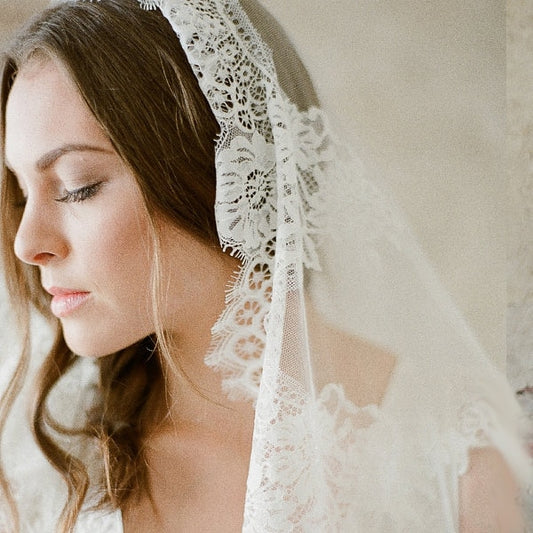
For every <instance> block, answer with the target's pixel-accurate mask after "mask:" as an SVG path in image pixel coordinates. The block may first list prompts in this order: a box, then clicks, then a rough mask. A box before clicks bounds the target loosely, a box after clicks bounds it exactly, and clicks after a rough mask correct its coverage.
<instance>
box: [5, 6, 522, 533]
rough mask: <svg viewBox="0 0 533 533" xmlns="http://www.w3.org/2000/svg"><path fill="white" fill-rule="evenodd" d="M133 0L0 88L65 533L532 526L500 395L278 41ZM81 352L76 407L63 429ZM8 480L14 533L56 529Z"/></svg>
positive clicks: (257, 13)
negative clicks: (87, 376) (83, 377)
mask: <svg viewBox="0 0 533 533" xmlns="http://www.w3.org/2000/svg"><path fill="white" fill-rule="evenodd" d="M141 3H143V2H141ZM143 4H146V5H144V6H142V7H156V6H155V4H158V9H156V10H153V11H147V10H143V9H142V8H141V6H140V5H139V2H136V1H135V0H102V1H100V2H94V3H93V2H84V1H73V2H66V3H62V4H60V5H59V6H57V7H55V8H52V9H51V10H49V11H46V12H45V13H43V14H42V15H41V16H40V17H39V18H38V19H37V20H36V21H34V22H33V24H32V25H30V26H29V27H28V28H27V29H26V30H25V31H23V32H22V33H21V35H20V37H19V38H18V40H17V41H16V42H15V44H14V45H13V47H12V49H11V51H10V53H9V54H8V58H7V61H6V63H5V67H4V71H3V82H2V114H3V121H2V123H3V143H2V146H3V158H2V159H3V162H4V179H3V189H2V202H3V203H2V213H3V215H2V216H3V218H4V224H3V240H4V245H5V264H6V272H7V274H8V283H9V286H10V289H11V292H12V297H13V301H14V303H15V304H16V305H17V306H18V313H17V317H18V318H19V322H20V326H21V329H22V332H23V333H24V334H27V332H29V331H30V323H29V322H30V305H33V306H35V307H37V309H38V310H40V311H41V312H42V313H43V314H44V315H45V316H47V317H49V318H50V320H51V322H52V325H53V327H55V328H56V340H55V343H54V346H53V347H52V349H51V350H50V353H49V355H48V356H47V359H46V360H45V362H44V364H43V366H42V368H41V369H40V372H39V379H38V381H37V384H36V386H35V389H36V394H35V401H34V408H33V412H32V422H33V429H34V433H35V437H36V439H37V442H38V444H39V446H40V448H41V450H42V451H43V452H44V453H45V455H46V456H47V457H48V458H49V459H50V461H51V462H52V463H53V465H54V466H55V467H56V468H57V469H58V470H59V471H60V473H61V474H62V476H63V477H64V480H65V481H66V484H67V487H68V494H66V496H65V497H64V501H65V502H66V503H65V507H64V509H63V511H62V514H61V516H60V517H59V519H58V522H57V523H58V526H57V527H58V528H59V530H60V531H72V530H75V531H81V532H83V531H117V532H118V531H125V532H129V531H213V530H215V531H238V530H241V529H242V530H243V531H279V532H286V531H364V532H371V531H376V532H384V533H386V532H390V531H410V532H416V531H461V532H468V533H472V532H475V531H487V530H490V529H491V528H492V529H494V530H496V531H498V530H499V531H513V530H514V531H520V530H521V529H522V523H521V516H520V515H521V510H520V503H519V502H518V500H517V497H518V495H519V494H518V487H517V481H519V479H520V476H521V475H522V476H523V477H524V479H527V478H526V476H527V472H526V470H527V468H528V464H527V460H526V458H525V454H524V453H523V450H522V447H521V444H520V443H519V441H518V438H517V435H516V433H517V424H518V417H519V413H518V410H517V408H516V405H515V403H514V401H513V399H512V396H511V395H510V393H509V392H508V390H507V388H506V385H505V382H504V380H503V378H502V377H501V376H499V375H498V374H497V373H496V372H495V371H494V370H493V369H492V368H490V367H489V365H488V364H487V363H486V361H485V359H484V355H483V353H482V351H481V349H480V348H479V346H478V344H477V342H476V341H475V339H474V338H473V337H472V335H471V333H470V332H469V330H468V328H467V327H466V325H465V324H464V322H463V321H462V319H461V318H460V317H459V316H457V314H456V312H455V311H454V308H453V306H452V304H451V303H449V301H448V300H447V298H446V295H444V294H443V293H442V291H441V289H440V288H439V286H438V284H437V282H436V281H435V280H434V278H433V275H432V273H431V271H430V269H429V268H428V267H427V265H426V263H425V260H424V258H423V257H422V255H421V254H420V252H419V250H418V249H417V246H416V243H414V242H413V239H412V236H411V235H410V233H409V231H408V229H407V228H406V227H405V225H404V224H403V222H402V219H401V216H400V215H399V214H398V213H397V212H396V210H395V209H394V207H393V206H392V204H391V203H390V202H389V201H388V200H387V199H386V198H385V197H384V196H383V195H382V194H381V193H379V191H377V190H376V189H375V187H374V186H373V185H372V184H371V183H370V182H369V181H367V180H366V179H365V178H364V176H362V175H361V172H360V169H359V167H358V166H357V165H356V164H355V163H354V162H353V161H352V160H351V159H350V157H349V155H347V154H346V152H345V151H344V150H343V149H341V148H340V147H339V145H338V143H336V142H335V140H334V139H333V138H332V136H331V133H330V132H329V129H328V126H327V123H326V121H325V117H324V116H323V114H322V112H321V111H320V110H319V109H318V108H317V105H318V102H317V100H316V97H315V95H314V93H313V90H312V87H311V86H310V84H309V81H308V79H307V76H306V74H305V71H304V69H303V67H302V66H301V64H300V63H299V61H298V60H297V58H296V57H294V54H293V53H292V52H291V51H290V46H289V45H288V43H286V41H285V39H284V38H283V36H282V35H281V34H280V32H279V30H278V29H277V28H276V27H275V25H274V23H273V22H272V21H271V20H270V18H269V17H268V15H267V14H266V13H264V12H262V11H261V10H260V9H259V8H258V6H257V5H256V4H255V3H253V2H250V1H242V2H241V3H240V2H237V1H229V2H222V1H218V0H182V1H179V2H172V1H171V2H161V3H158V2H144V3H143ZM159 4H161V5H159ZM169 23H170V24H169ZM213 207H214V208H213ZM12 250H14V255H13V252H12ZM54 317H55V318H54ZM74 354H76V355H74ZM206 354H207V356H206ZM79 356H81V358H80V357H79ZM28 357H29V347H28V346H25V349H24V353H23V357H22V359H21V363H20V365H19V368H18V371H17V374H16V375H15V378H14V381H13V382H12V383H11V387H10V389H8V394H7V396H6V398H5V400H4V406H6V408H7V410H8V409H9V408H10V406H11V404H12V402H13V398H14V397H15V395H16V393H17V392H18V389H19V388H20V383H21V381H22V379H23V375H24V370H25V366H26V365H27V359H28ZM88 358H89V359H91V360H94V362H95V366H96V368H97V373H98V379H97V383H96V385H95V386H94V387H91V386H90V385H86V386H85V387H84V388H85V389H87V396H88V397H89V399H88V400H85V399H84V396H83V395H82V396H80V398H81V401H82V402H83V405H80V406H79V407H76V406H75V407H74V408H73V409H72V419H73V420H72V421H71V422H72V423H70V422H69V421H68V420H67V416H66V415H65V413H64V411H65V409H64V407H63V408H62V409H61V408H60V409H59V418H58V416H57V415H56V416H52V414H51V413H50V410H54V409H55V411H56V413H57V411H58V409H57V407H54V398H55V402H56V403H61V395H60V394H57V391H58V390H59V391H64V390H65V389H68V379H69V376H70V384H71V386H72V383H73V379H72V376H76V374H75V372H76V371H77V367H80V366H83V365H86V364H87V359H88ZM84 359H85V361H84ZM78 375H79V374H78ZM65 384H66V385H65ZM91 393H92V397H91ZM54 395H55V396H54ZM64 401H65V400H64V399H63V403H64ZM87 402H89V404H90V406H89V407H87ZM96 445H99V451H98V454H95V448H96ZM7 485H8V484H7V476H5V480H4V492H5V494H6V495H8V494H10V495H11V496H10V498H9V499H10V501H11V506H10V507H11V513H10V515H11V518H9V517H8V518H6V520H10V521H9V522H6V524H8V525H6V526H4V528H5V529H6V528H8V530H17V529H22V530H31V528H33V529H38V530H41V531H42V530H46V528H50V527H55V526H50V525H48V524H49V523H53V520H54V519H55V518H56V517H55V515H54V512H55V509H52V508H51V507H53V505H47V504H46V503H45V499H46V498H45V497H43V496H41V497H40V498H39V496H37V495H33V496H32V498H33V499H32V500H31V502H32V503H31V508H32V516H31V517H30V515H29V514H28V513H25V509H24V504H25V501H24V500H22V497H21V494H22V490H21V489H17V486H15V487H14V488H12V489H11V490H9V487H8V486H7ZM14 485H16V481H15V483H14ZM493 487H496V488H495V489H494V490H493ZM17 507H18V509H19V510H18V512H17V509H16V508H17ZM47 520H49V522H47ZM9 528H11V529H9Z"/></svg>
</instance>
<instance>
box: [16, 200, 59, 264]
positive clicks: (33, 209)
mask: <svg viewBox="0 0 533 533" xmlns="http://www.w3.org/2000/svg"><path fill="white" fill-rule="evenodd" d="M14 250H15V255H16V256H17V257H18V258H19V259H20V260H21V261H23V262H24V263H27V264H29V265H36V266H44V265H46V264H48V263H49V262H50V261H55V260H59V259H63V258H65V257H66V255H67V253H68V246H67V243H66V240H65V239H64V237H63V236H62V233H61V231H60V224H59V221H58V220H57V217H56V216H55V215H54V213H50V212H47V210H46V209H43V207H42V206H39V205H36V204H34V203H31V202H30V201H29V200H28V202H27V204H26V207H25V208H24V214H23V215H22V220H21V221H20V225H19V227H18V230H17V234H16V236H15V243H14Z"/></svg>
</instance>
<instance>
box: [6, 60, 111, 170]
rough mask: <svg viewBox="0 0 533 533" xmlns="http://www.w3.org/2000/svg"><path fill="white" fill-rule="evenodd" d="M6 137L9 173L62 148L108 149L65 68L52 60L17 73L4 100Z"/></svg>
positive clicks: (27, 67) (36, 61) (35, 63)
mask: <svg viewBox="0 0 533 533" xmlns="http://www.w3.org/2000/svg"><path fill="white" fill-rule="evenodd" d="M5 132H6V135H5V154H6V159H7V160H8V161H9V163H10V164H11V166H13V167H17V166H18V165H19V164H20V165H22V164H26V163H29V162H30V160H35V159H37V158H39V157H40V155H42V154H43V153H45V152H47V151H50V150H53V149H55V148H57V146H58V145H61V144H72V143H80V144H82V143H89V142H92V143H95V142H97V143H104V144H106V145H109V141H108V139H107V137H106V135H105V134H104V132H103V130H102V128H101V126H100V124H99V123H98V121H97V120H96V118H95V117H94V115H93V114H92V113H91V111H90V109H89V108H88V106H87V104H86V103H85V102H84V100H83V98H82V96H81V94H80V93H79V91H78V89H77V87H76V85H75V84H74V82H73V81H72V79H71V78H70V77H69V75H68V74H67V72H66V70H65V68H63V67H62V66H61V65H60V64H58V62H56V61H53V60H42V59H40V60H35V61H30V62H29V63H28V64H27V65H25V66H23V67H22V68H21V70H20V72H19V73H18V75H17V77H16V78H15V81H14V83H13V86H12V88H11V91H10V93H9V96H8V100H7V105H6V114H5Z"/></svg>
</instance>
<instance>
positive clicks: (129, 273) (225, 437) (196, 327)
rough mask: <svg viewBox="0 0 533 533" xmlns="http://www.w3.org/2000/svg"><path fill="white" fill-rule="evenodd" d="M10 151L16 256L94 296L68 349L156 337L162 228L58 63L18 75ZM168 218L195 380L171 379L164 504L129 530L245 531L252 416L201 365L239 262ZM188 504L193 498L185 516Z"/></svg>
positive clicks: (161, 442) (161, 491) (165, 261)
mask: <svg viewBox="0 0 533 533" xmlns="http://www.w3.org/2000/svg"><path fill="white" fill-rule="evenodd" d="M5 151H6V159H7V163H8V165H9V167H10V168H11V170H12V171H13V172H14V173H15V175H16V177H17V180H18V182H19V184H20V187H21V189H22V191H23V193H24V196H25V198H26V205H25V207H24V214H23V217H22V221H21V224H20V227H19V230H18V233H17V236H16V240H15V253H16V255H17V256H18V258H19V259H20V260H21V261H24V262H25V263H28V264H31V265H35V266H37V267H38V268H39V270H40V273H41V281H42V285H43V287H45V288H46V289H49V288H50V287H56V288H57V287H59V288H63V289H69V290H76V291H83V292H88V293H89V295H88V296H87V298H86V301H84V303H83V304H82V305H81V306H79V307H77V308H76V309H74V310H73V311H71V312H68V313H66V314H65V315H64V316H61V317H60V320H61V324H62V327H63V332H64V336H65V340H66V342H67V344H68V345H69V347H70V348H71V349H72V350H73V351H74V352H75V353H77V354H79V355H83V356H90V357H103V356H105V355H107V354H109V353H112V352H114V351H116V350H118V349H121V348H124V347H127V346H129V345H131V344H133V343H134V342H136V341H138V340H140V339H142V338H144V337H145V336H146V335H148V334H151V333H153V331H154V324H153V319H152V306H151V299H150V298H151V297H150V294H151V292H150V291H151V289H150V287H151V285H150V273H151V269H152V249H151V245H150V239H149V228H150V222H149V218H148V216H147V213H146V208H145V205H144V202H143V199H142V196H141V194H140V191H139V188H138V185H137V183H136V181H135V178H134V176H133V174H132V172H131V171H130V169H129V167H128V166H127V165H126V164H125V163H124V162H123V161H122V160H121V158H120V157H119V156H118V154H117V153H116V151H115V150H114V148H113V146H112V144H111V142H110V140H109V139H108V138H107V136H106V135H105V133H104V131H103V130H102V128H101V126H100V125H99V123H98V122H97V120H96V119H95V117H94V116H93V115H92V114H91V112H90V110H89V109H88V107H87V106H86V104H85V103H84V101H83V100H82V98H81V96H80V94H79V93H78V91H77V89H76V88H75V86H74V84H73V82H72V81H71V80H70V79H69V77H68V75H67V74H66V72H65V70H64V69H63V68H62V66H61V65H60V64H59V63H57V62H54V61H51V60H44V61H43V60H41V61H34V62H32V63H30V64H28V65H27V66H25V67H24V68H23V69H22V70H21V72H20V73H19V75H18V76H17V78H16V81H15V83H14V86H13V88H12V90H11V93H10V95H9V99H8V102H7V109H6V141H5ZM98 183H101V184H100V185H98V186H96V188H95V187H93V186H95V184H98ZM88 186H89V187H93V188H92V189H85V190H84V191H85V192H83V193H81V196H80V193H77V194H78V198H80V197H83V198H84V199H83V200H82V201H72V198H73V196H72V194H71V195H70V196H69V193H67V192H66V191H72V190H79V189H80V188H83V187H88ZM82 190H83V189H82ZM156 223H157V225H158V231H159V236H160V239H161V270H162V278H163V285H164V286H165V287H167V288H168V290H167V291H166V293H165V294H166V295H167V298H166V300H165V302H164V304H163V311H162V321H163V325H164V327H165V330H166V331H167V332H169V333H170V335H171V338H172V340H173V345H175V351H174V353H173V356H174V357H175V358H176V361H178V362H179V364H180V367H181V368H182V369H183V370H184V372H185V373H186V375H187V376H188V377H189V380H187V379H184V378H183V377H180V376H176V375H173V374H169V373H167V386H168V391H169V396H170V401H171V402H170V416H169V417H168V419H167V421H166V422H165V424H164V425H162V426H160V427H158V428H156V429H154V431H153V433H152V434H151V436H150V437H149V439H148V440H147V442H146V445H147V453H146V456H147V460H148V461H149V464H150V474H149V475H150V480H149V481H150V484H151V486H152V496H153V505H152V503H151V502H150V500H149V499H148V498H145V497H142V498H140V499H139V500H138V501H136V503H135V504H134V505H132V506H130V507H129V508H128V509H124V510H123V520H124V528H125V531H126V532H129V531H146V532H150V531H158V532H165V531H205V530H207V529H205V528H208V527H209V526H208V524H213V523H215V522H216V523H217V524H219V526H220V528H219V529H218V531H222V532H223V531H239V530H240V529H241V526H242V513H243V505H244V497H245V487H246V477H247V471H248V461H249V454H250V446H251V444H250V443H251V433H252V427H253V409H252V407H251V405H250V404H248V403H238V402H230V401H229V400H228V399H227V398H226V397H225V395H224V394H223V392H222V390H221V379H220V376H219V375H218V374H216V373H215V372H213V371H212V370H211V369H210V368H208V367H207V366H206V365H205V364H204V362H203V358H204V356H205V353H206V351H207V349H208V347H209V343H210V339H211V334H210V329H211V327H212V325H213V323H214V322H215V320H216V319H217V318H218V316H219V314H220V313H221V311H222V310H223V308H224V305H225V304H224V296H225V289H226V288H227V285H228V282H229V279H230V278H231V276H232V275H233V274H234V272H235V270H236V269H237V267H238V262H237V260H235V259H233V258H231V257H229V256H228V255H226V254H224V253H222V252H221V251H220V250H219V249H218V248H212V247H209V246H207V245H206V244H204V243H202V242H199V241H198V240H197V239H195V238H193V237H192V236H190V235H189V234H187V233H185V232H184V231H181V230H180V229H179V228H177V227H176V226H174V225H172V224H170V223H169V222H165V221H164V220H162V219H161V218H158V219H157V220H156ZM52 292H53V291H52ZM191 381H193V383H194V385H192V384H191ZM198 389H200V390H201V391H202V393H203V395H199V394H198V393H197V390H198ZM174 405H179V409H175V408H174V407H173V406H174ZM221 428H224V431H221ZM176 502H183V503H182V505H181V506H180V509H179V512H177V508H176Z"/></svg>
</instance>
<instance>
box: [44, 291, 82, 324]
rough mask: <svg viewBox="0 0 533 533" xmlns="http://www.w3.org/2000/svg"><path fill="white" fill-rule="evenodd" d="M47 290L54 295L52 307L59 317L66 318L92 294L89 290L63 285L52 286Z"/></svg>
mask: <svg viewBox="0 0 533 533" xmlns="http://www.w3.org/2000/svg"><path fill="white" fill-rule="evenodd" d="M45 290H46V292H48V293H50V294H51V295H52V296H53V298H52V302H51V303H50V309H51V311H52V313H53V314H54V315H55V316H56V317H57V318H64V317H66V316H68V315H70V314H71V313H73V312H74V311H76V310H77V309H79V308H80V307H81V306H82V305H83V304H84V303H85V302H86V301H87V300H88V299H89V297H90V295H91V293H90V292H87V291H82V290H79V289H64V288H61V287H50V288H47V289H45Z"/></svg>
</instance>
